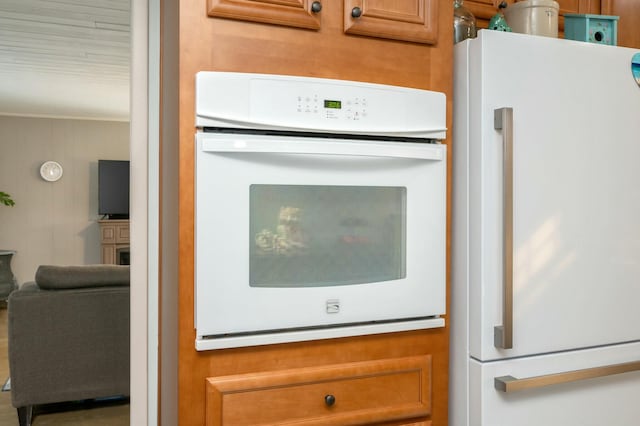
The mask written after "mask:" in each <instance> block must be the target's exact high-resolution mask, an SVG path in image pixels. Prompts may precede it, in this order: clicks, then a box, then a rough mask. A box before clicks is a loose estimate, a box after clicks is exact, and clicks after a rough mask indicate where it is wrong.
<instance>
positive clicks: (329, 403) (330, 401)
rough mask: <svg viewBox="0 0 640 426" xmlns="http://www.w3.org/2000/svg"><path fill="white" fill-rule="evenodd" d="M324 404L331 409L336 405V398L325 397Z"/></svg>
mask: <svg viewBox="0 0 640 426" xmlns="http://www.w3.org/2000/svg"><path fill="white" fill-rule="evenodd" d="M324 403H325V404H326V406H327V407H332V406H333V404H335V403H336V397H335V396H333V395H325V397H324Z"/></svg>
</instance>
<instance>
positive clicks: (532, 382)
mask: <svg viewBox="0 0 640 426" xmlns="http://www.w3.org/2000/svg"><path fill="white" fill-rule="evenodd" d="M631 371H640V361H634V362H628V363H625V364H615V365H606V366H604V367H595V368H587V369H584V370H575V371H568V372H566V373H557V374H547V375H544V376H536V377H529V378H525V379H516V378H515V377H513V376H502V377H496V378H495V379H494V387H495V388H496V390H499V391H500V392H517V391H521V390H525V389H533V388H541V387H544V386H551V385H558V384H560V383H570V382H577V381H579V380H587V379H595V378H597V377H605V376H613V375H614V374H621V373H628V372H631Z"/></svg>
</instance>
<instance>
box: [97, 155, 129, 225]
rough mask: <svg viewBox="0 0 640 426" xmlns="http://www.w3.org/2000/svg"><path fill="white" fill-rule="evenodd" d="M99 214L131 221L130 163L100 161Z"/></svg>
mask: <svg viewBox="0 0 640 426" xmlns="http://www.w3.org/2000/svg"><path fill="white" fill-rule="evenodd" d="M98 214H101V215H104V216H106V217H108V218H109V219H129V162H128V161H122V160H98Z"/></svg>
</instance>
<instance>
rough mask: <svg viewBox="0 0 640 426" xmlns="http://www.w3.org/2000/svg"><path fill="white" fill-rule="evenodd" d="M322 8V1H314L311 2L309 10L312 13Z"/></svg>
mask: <svg viewBox="0 0 640 426" xmlns="http://www.w3.org/2000/svg"><path fill="white" fill-rule="evenodd" d="M321 10H322V3H320V2H319V1H314V2H313V3H311V11H312V12H313V13H318V12H320V11H321Z"/></svg>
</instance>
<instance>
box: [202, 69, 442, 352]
mask: <svg viewBox="0 0 640 426" xmlns="http://www.w3.org/2000/svg"><path fill="white" fill-rule="evenodd" d="M196 116H197V118H196V126H197V133H196V149H195V151H196V153H195V162H196V193H195V203H196V205H195V210H196V228H195V235H196V244H195V250H196V252H195V258H196V269H195V326H196V343H195V344H196V349H198V350H209V349H219V348H229V347H241V346H252V345H262V344H273V343H282V342H291V341H305V340H314V339H324V338H336V337H344V336H353V335H363V334H372V333H386V332H394V331H405V330H414V329H424V328H434V327H442V326H444V319H443V318H442V315H443V314H444V313H445V297H446V285H445V279H446V277H445V275H446V274H445V269H446V268H445V259H446V146H445V145H443V144H441V143H440V142H439V141H440V140H442V139H444V137H445V96H444V95H443V94H441V93H436V92H429V91H424V90H418V89H409V88H400V87H391V86H384V85H376V84H369V83H357V82H348V81H339V80H328V79H319V78H309V77H292V76H275V75H262V74H243V73H224V72H201V73H198V75H197V77H196Z"/></svg>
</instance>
